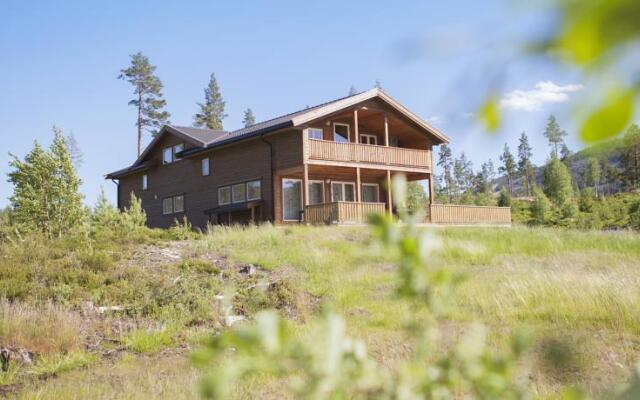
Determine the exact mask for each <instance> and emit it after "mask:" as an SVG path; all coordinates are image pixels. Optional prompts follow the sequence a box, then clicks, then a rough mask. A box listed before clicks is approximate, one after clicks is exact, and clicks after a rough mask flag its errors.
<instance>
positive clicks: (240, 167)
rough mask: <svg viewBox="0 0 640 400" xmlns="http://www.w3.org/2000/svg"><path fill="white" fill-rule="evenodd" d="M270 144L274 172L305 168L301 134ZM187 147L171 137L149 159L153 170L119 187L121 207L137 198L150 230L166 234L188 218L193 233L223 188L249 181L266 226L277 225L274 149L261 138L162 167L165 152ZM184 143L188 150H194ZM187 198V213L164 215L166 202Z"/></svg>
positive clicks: (279, 137)
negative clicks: (257, 192)
mask: <svg viewBox="0 0 640 400" xmlns="http://www.w3.org/2000/svg"><path fill="white" fill-rule="evenodd" d="M265 139H266V140H268V141H269V142H271V143H272V145H273V153H274V154H273V156H274V168H288V167H291V166H295V165H300V164H301V163H302V136H301V133H300V131H288V132H280V133H277V134H275V135H267V136H265ZM178 143H183V140H182V139H180V138H177V137H175V136H172V135H166V136H165V137H164V138H162V139H161V140H159V141H158V143H157V145H156V146H154V147H155V148H154V149H153V150H152V151H151V152H150V153H149V156H148V158H147V159H148V160H149V161H151V160H153V161H155V163H156V164H155V166H154V167H152V168H151V169H149V170H147V171H144V172H140V173H136V174H132V175H128V176H124V177H122V178H121V179H120V183H119V186H118V197H119V204H118V207H120V208H121V209H123V208H125V207H127V206H128V205H129V200H130V194H131V192H133V193H134V194H135V195H136V196H137V197H139V198H140V199H141V200H142V207H143V208H144V210H145V212H146V213H147V225H148V226H150V227H158V228H166V227H169V226H171V224H172V223H173V221H174V220H176V219H178V220H182V218H183V216H186V217H187V219H188V220H189V222H191V224H192V225H193V226H194V227H200V228H204V227H205V226H206V224H207V221H208V216H207V215H206V214H205V213H204V211H205V210H207V209H211V208H214V207H216V206H217V205H218V198H217V191H218V190H217V189H218V187H220V186H226V185H232V184H234V183H239V182H246V181H250V180H260V181H261V190H262V200H263V204H262V212H261V213H260V215H261V217H262V220H272V219H273V214H272V210H273V181H272V177H271V160H270V157H271V155H270V152H271V151H270V147H269V145H268V144H267V143H265V142H264V141H262V140H261V139H260V138H253V139H248V140H246V141H242V142H239V143H236V144H232V145H229V146H226V147H220V148H218V149H213V150H211V151H209V152H205V153H202V154H200V155H198V156H195V157H193V158H189V159H184V160H180V161H177V162H175V163H172V164H167V165H163V164H162V150H163V149H164V148H165V147H168V146H172V145H175V144H178ZM189 147H191V146H189V144H188V143H185V148H189ZM207 157H208V158H209V160H210V173H209V176H202V170H201V167H202V164H201V163H202V159H203V158H207ZM144 174H146V175H147V176H148V189H147V190H144V191H143V190H142V175H144ZM176 194H184V202H185V204H184V207H185V211H184V212H183V213H176V214H170V215H163V214H162V199H163V198H166V197H170V196H174V195H176ZM245 214H246V213H242V212H238V213H237V217H238V220H237V221H234V222H241V220H242V221H244V220H246V215H245Z"/></svg>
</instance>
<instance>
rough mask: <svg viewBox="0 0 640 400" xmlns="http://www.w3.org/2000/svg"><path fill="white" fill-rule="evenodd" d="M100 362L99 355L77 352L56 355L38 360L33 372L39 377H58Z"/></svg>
mask: <svg viewBox="0 0 640 400" xmlns="http://www.w3.org/2000/svg"><path fill="white" fill-rule="evenodd" d="M97 360H98V355H97V354H90V353H85V352H82V351H75V352H71V353H69V354H55V355H50V356H45V357H42V359H40V360H38V362H37V363H36V365H35V366H34V367H33V369H32V370H31V372H32V373H33V374H35V375H37V376H38V377H41V378H45V377H49V376H56V375H58V374H62V373H64V372H69V371H73V370H75V369H79V368H84V367H86V366H87V365H89V364H91V363H93V362H95V361H97Z"/></svg>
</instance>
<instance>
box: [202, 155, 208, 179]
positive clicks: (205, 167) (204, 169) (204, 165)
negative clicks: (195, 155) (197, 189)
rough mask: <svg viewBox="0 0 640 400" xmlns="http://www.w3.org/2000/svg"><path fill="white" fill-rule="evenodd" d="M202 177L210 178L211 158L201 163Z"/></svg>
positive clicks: (204, 159)
mask: <svg viewBox="0 0 640 400" xmlns="http://www.w3.org/2000/svg"><path fill="white" fill-rule="evenodd" d="M201 168H202V176H209V158H208V157H207V158H203V159H202V161H201Z"/></svg>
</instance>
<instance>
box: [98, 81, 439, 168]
mask: <svg viewBox="0 0 640 400" xmlns="http://www.w3.org/2000/svg"><path fill="white" fill-rule="evenodd" d="M373 98H379V99H380V100H382V101H384V102H385V103H387V104H388V105H389V106H390V107H391V108H393V109H395V110H396V111H397V112H399V113H400V114H402V115H404V116H405V117H406V118H408V119H409V120H411V121H412V122H414V123H415V124H416V125H418V126H419V127H421V128H422V129H424V130H425V131H427V132H428V133H430V134H431V135H433V136H434V137H435V138H436V139H437V141H439V142H440V143H449V138H448V137H447V136H446V135H445V134H444V133H442V132H440V131H439V130H438V129H436V128H434V127H433V126H431V125H430V124H429V123H427V122H426V121H425V120H423V119H422V118H420V117H419V116H418V115H416V114H415V113H413V112H411V111H409V110H408V109H407V108H406V107H404V106H403V105H402V104H400V103H399V102H397V101H396V100H395V99H393V98H392V97H391V96H389V95H388V94H386V93H385V92H384V91H382V90H381V89H378V88H373V89H370V90H367V91H365V92H360V93H356V94H354V95H352V96H347V97H342V98H340V99H336V100H332V101H329V102H326V103H322V104H318V105H316V106H313V107H307V108H305V109H303V110H299V111H296V112H293V113H290V114H285V115H281V116H279V117H276V118H273V119H270V120H267V121H263V122H259V123H257V124H254V125H251V126H248V127H246V128H242V129H238V130H235V131H231V132H225V131H216V130H210V129H201V128H191V127H183V126H174V125H165V126H164V127H162V129H161V131H160V133H159V134H158V135H157V136H156V137H155V139H153V140H152V141H151V143H149V145H148V146H147V147H146V148H145V150H144V152H142V154H141V155H140V157H138V159H137V160H136V162H135V163H134V164H133V165H132V167H135V166H137V165H138V164H140V163H141V162H142V161H143V160H144V158H145V156H146V155H147V154H148V152H149V151H150V150H151V149H152V148H153V146H154V145H155V143H156V141H157V140H159V138H160V137H161V136H162V135H163V134H164V133H166V132H169V133H172V134H174V135H176V136H178V137H182V138H183V139H185V140H188V141H190V142H191V143H192V144H194V146H195V147H193V148H190V149H187V150H185V151H183V152H181V154H180V156H181V157H182V156H189V155H192V154H197V153H200V152H203V151H207V150H209V149H212V148H215V147H218V146H222V145H225V144H229V143H233V142H236V141H239V140H244V139H248V138H251V137H255V136H259V135H262V134H264V133H268V132H273V131H276V130H280V129H283V128H289V127H297V126H302V125H304V124H306V123H307V122H310V121H313V120H315V119H318V118H322V117H324V116H327V115H329V114H333V113H335V112H337V111H340V110H342V109H344V108H348V107H351V106H353V105H355V104H358V103H361V102H363V101H366V100H369V99H373ZM130 168H131V167H130ZM125 170H126V169H125ZM121 171H124V170H121ZM118 172H120V171H118ZM114 175H115V173H111V174H109V175H107V177H110V176H111V177H112V176H114Z"/></svg>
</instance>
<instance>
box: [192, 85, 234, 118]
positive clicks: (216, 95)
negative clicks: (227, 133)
mask: <svg viewBox="0 0 640 400" xmlns="http://www.w3.org/2000/svg"><path fill="white" fill-rule="evenodd" d="M225 105H226V102H225V101H224V100H223V99H222V94H221V93H220V88H219V87H218V81H217V80H216V76H215V74H211V77H210V78H209V85H207V88H206V89H204V103H198V107H200V112H199V113H197V114H196V115H195V116H194V120H195V122H194V125H195V126H198V127H202V126H204V127H207V128H209V129H214V130H223V129H224V128H223V126H222V120H223V119H225V118H226V117H227V114H225V113H224V107H225Z"/></svg>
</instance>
